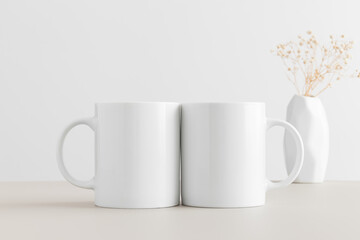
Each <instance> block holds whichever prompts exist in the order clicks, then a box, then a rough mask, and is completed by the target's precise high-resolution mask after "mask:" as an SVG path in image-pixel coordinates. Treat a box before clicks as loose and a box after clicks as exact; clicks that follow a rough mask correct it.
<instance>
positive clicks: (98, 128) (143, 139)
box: [57, 102, 180, 208]
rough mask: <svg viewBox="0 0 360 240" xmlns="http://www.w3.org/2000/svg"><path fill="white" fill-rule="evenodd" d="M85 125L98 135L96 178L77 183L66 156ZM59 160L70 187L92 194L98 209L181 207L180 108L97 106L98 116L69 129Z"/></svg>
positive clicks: (60, 146)
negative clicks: (71, 137)
mask: <svg viewBox="0 0 360 240" xmlns="http://www.w3.org/2000/svg"><path fill="white" fill-rule="evenodd" d="M80 124H85V125H88V126H89V127H90V128H91V129H92V130H93V131H94V132H95V176H94V178H93V179H92V180H90V181H79V180H77V179H75V178H74V177H73V176H71V175H70V174H69V172H68V171H67V169H66V167H65V165H64V161H63V156H62V151H63V143H64V139H65V137H66V135H67V133H68V132H69V131H70V130H71V129H72V128H73V127H75V126H77V125H80ZM57 160H58V165H59V169H60V171H61V173H62V175H63V176H64V177H65V179H66V180H68V181H69V182H70V183H72V184H74V185H76V186H78V187H82V188H89V189H94V191H95V205H97V206H101V207H111V208H160V207H169V206H175V205H178V204H179V198H180V196H179V195H180V193H179V192H180V189H179V185H180V180H179V178H180V176H179V175H180V104H178V103H146V102H145V103H98V104H96V105H95V116H94V117H92V118H85V119H81V120H78V121H75V122H73V123H71V124H70V125H69V126H67V127H66V128H65V130H64V132H63V134H62V135H61V137H60V140H59V143H58V151H57Z"/></svg>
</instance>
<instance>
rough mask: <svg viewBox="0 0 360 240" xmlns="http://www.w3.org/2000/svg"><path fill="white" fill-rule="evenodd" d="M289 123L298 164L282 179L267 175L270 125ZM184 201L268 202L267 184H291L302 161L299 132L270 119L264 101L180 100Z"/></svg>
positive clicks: (233, 204)
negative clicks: (267, 141) (183, 101)
mask: <svg viewBox="0 0 360 240" xmlns="http://www.w3.org/2000/svg"><path fill="white" fill-rule="evenodd" d="M276 125H279V126H283V127H285V128H286V129H287V130H288V131H289V132H290V133H291V134H292V135H293V137H294V139H295V142H296V143H297V147H298V151H297V155H296V156H295V155H294V156H293V157H294V158H296V167H295V168H294V170H293V172H292V173H291V174H290V175H289V177H288V178H287V179H285V180H283V181H281V182H279V183H273V182H270V181H269V180H267V179H266V176H265V175H266V173H265V164H266V163H265V136H266V130H267V128H270V127H273V126H276ZM181 134H182V135H181V136H182V137H181V146H182V201H183V204H184V205H189V206H198V207H250V206H260V205H263V204H264V203H265V193H266V190H267V189H271V188H276V187H282V186H287V185H289V184H290V183H291V182H292V181H293V180H294V179H295V178H296V176H297V174H298V173H299V170H300V168H301V165H302V161H303V146H302V141H301V138H300V136H299V134H298V132H297V131H296V129H294V128H293V127H292V126H291V125H289V124H288V123H286V122H284V121H280V120H271V119H267V118H266V116H265V104H263V103H194V104H192V103H187V104H183V105H182V128H181Z"/></svg>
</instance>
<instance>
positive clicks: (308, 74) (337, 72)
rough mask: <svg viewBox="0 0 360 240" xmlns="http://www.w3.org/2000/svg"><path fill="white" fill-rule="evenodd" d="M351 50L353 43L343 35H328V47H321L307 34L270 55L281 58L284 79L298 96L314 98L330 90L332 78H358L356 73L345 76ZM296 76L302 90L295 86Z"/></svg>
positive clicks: (310, 34)
mask: <svg viewBox="0 0 360 240" xmlns="http://www.w3.org/2000/svg"><path fill="white" fill-rule="evenodd" d="M352 47H353V42H352V41H345V40H344V35H341V37H340V39H335V38H334V37H333V36H332V35H330V44H328V45H320V44H319V43H318V41H317V40H316V38H315V35H314V34H312V32H311V31H308V32H307V34H306V37H302V36H301V35H299V36H298V41H297V42H293V41H290V42H287V43H285V44H279V45H277V46H276V49H275V50H273V51H272V52H273V53H275V54H276V55H277V56H279V57H280V58H281V60H282V62H283V64H284V66H285V68H286V76H287V78H288V80H289V81H290V82H291V83H292V84H293V85H294V86H295V88H296V91H297V93H298V94H299V95H303V96H311V97H315V96H318V95H319V94H321V93H322V92H324V91H325V90H326V89H328V88H330V87H331V86H332V83H333V80H334V79H336V80H339V79H341V78H344V77H360V74H359V71H358V70H356V71H355V72H354V73H353V74H347V70H348V62H349V60H350V58H351V55H350V50H351V49H352ZM298 75H301V78H302V79H303V80H304V85H303V86H302V88H300V87H299V85H298V84H299V83H298ZM300 89H301V90H300Z"/></svg>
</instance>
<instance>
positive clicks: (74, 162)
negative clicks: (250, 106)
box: [0, 0, 360, 181]
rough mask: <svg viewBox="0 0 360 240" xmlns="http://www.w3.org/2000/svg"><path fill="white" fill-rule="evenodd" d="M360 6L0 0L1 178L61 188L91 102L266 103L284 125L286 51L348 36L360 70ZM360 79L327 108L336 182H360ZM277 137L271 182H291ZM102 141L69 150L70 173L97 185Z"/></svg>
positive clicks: (89, 139) (326, 99)
mask: <svg viewBox="0 0 360 240" xmlns="http://www.w3.org/2000/svg"><path fill="white" fill-rule="evenodd" d="M359 7H360V2H359V1H357V0H352V1H350V0H333V1H330V0H292V1H288V0H284V1H279V0H271V1H268V0H248V1H247V0H131V1H130V0H128V1H115V0H114V1H109V0H105V1H95V0H86V1H85V0H32V1H26V0H2V1H0V180H3V181H4V180H5V181H10V180H19V181H20V180H60V179H62V177H61V175H60V174H59V172H58V170H57V165H56V159H55V145H56V141H57V138H58V135H59V134H60V131H61V130H62V128H63V127H64V126H65V125H66V124H67V123H68V122H69V121H71V120H73V119H75V118H78V117H87V116H92V115H93V111H94V109H93V108H94V106H93V104H94V102H99V101H100V102H106V101H180V102H190V101H243V100H247V101H265V102H266V103H267V114H268V116H271V117H275V118H284V117H285V110H286V105H287V103H288V101H289V100H290V98H291V97H292V95H293V94H294V93H295V90H294V88H293V86H292V85H291V84H290V83H289V82H288V81H287V80H286V78H285V76H284V74H283V69H282V65H281V62H280V60H279V59H277V58H276V57H274V56H272V55H271V54H270V49H271V48H273V47H274V46H275V45H276V44H277V43H279V42H283V41H286V40H291V39H295V38H296V36H297V35H298V34H299V33H303V32H305V31H306V30H309V29H311V30H312V31H313V32H315V33H316V34H317V35H318V36H319V38H320V39H326V38H327V37H328V35H329V34H332V33H334V34H345V36H346V37H347V38H349V39H352V40H354V41H355V49H354V61H355V62H356V63H358V65H360V61H359V60H360V28H359V23H360V14H359ZM359 92H360V80H344V81H340V82H338V83H337V84H336V85H335V86H334V88H333V89H330V90H329V91H327V92H325V93H324V94H323V95H322V96H321V99H322V100H323V103H324V105H325V108H326V110H327V113H328V118H329V122H330V125H331V152H330V161H329V167H328V172H327V179H338V180H360V140H359V136H360V124H359V123H360V94H359ZM282 135H283V132H282V130H280V129H275V130H272V131H271V132H270V133H269V134H268V140H269V141H268V163H269V164H268V175H269V176H270V177H271V178H273V179H280V178H283V177H285V174H286V172H285V167H284V159H283V153H282ZM93 142H94V141H93V134H92V132H91V131H90V130H88V129H87V128H86V127H79V128H77V129H75V130H74V131H73V132H72V133H71V134H70V136H69V138H68V141H67V142H66V145H65V150H66V151H65V158H66V162H67V164H68V166H69V168H70V170H71V172H72V173H73V174H75V175H76V176H78V177H79V178H80V179H85V178H88V177H90V176H91V175H92V172H93V171H94V167H93V161H94V158H93V154H92V152H93V146H92V145H93Z"/></svg>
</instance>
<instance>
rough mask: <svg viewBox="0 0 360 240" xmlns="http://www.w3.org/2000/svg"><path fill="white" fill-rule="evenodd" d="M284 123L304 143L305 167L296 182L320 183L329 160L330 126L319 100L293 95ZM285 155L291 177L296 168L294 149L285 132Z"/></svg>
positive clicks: (292, 141)
mask: <svg viewBox="0 0 360 240" xmlns="http://www.w3.org/2000/svg"><path fill="white" fill-rule="evenodd" d="M286 119H287V121H288V122H289V123H291V124H292V125H293V126H294V127H295V128H296V129H297V130H298V131H299V133H300V135H301V137H302V139H303V142H304V150H305V155H304V164H303V167H302V169H301V171H300V174H299V175H298V177H297V178H296V180H295V182H298V183H321V182H323V181H324V178H325V173H326V168H327V163H328V158H329V125H328V121H327V117H326V113H325V109H324V106H323V105H322V103H321V101H320V99H319V98H316V97H304V96H298V95H295V96H294V97H293V98H292V99H291V101H290V103H289V105H288V108H287V116H286ZM284 151H285V160H286V168H287V172H288V173H290V172H291V170H292V169H293V166H294V164H295V163H294V161H295V160H294V159H295V158H294V156H295V154H296V146H295V143H294V140H293V139H292V137H291V135H290V134H289V133H287V132H286V133H285V137H284Z"/></svg>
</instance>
